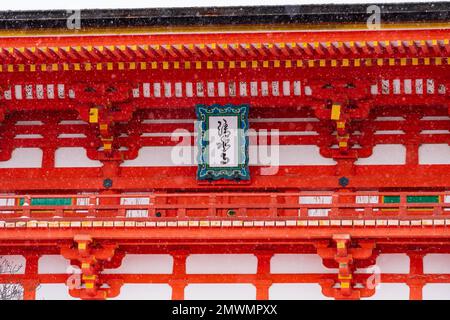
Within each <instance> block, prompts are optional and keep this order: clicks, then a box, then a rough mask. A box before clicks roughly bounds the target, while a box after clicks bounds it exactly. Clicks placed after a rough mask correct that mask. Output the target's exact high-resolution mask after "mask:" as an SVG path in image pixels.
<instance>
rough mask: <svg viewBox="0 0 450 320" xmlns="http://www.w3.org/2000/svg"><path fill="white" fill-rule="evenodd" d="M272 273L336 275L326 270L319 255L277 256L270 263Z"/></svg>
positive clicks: (331, 270) (333, 270) (330, 270)
mask: <svg viewBox="0 0 450 320" xmlns="http://www.w3.org/2000/svg"><path fill="white" fill-rule="evenodd" d="M270 272H271V273H336V272H337V270H336V269H329V268H325V266H324V265H323V264H322V259H321V258H320V256H319V255H317V254H275V255H274V256H273V257H272V260H271V261H270Z"/></svg>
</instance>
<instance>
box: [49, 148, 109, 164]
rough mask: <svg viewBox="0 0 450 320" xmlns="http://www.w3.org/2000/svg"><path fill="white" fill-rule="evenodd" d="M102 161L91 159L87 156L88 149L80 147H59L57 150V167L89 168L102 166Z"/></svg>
mask: <svg viewBox="0 0 450 320" xmlns="http://www.w3.org/2000/svg"><path fill="white" fill-rule="evenodd" d="M101 166H102V163H101V162H100V161H97V160H91V159H89V158H88V156H87V152H86V149H84V148H78V147H75V148H73V147H68V148H66V147H64V148H58V149H57V150H56V151H55V167H56V168H69V167H71V168H88V167H101Z"/></svg>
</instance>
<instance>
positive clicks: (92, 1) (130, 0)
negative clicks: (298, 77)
mask: <svg viewBox="0 0 450 320" xmlns="http://www.w3.org/2000/svg"><path fill="white" fill-rule="evenodd" d="M438 1H439V0H428V1H426V2H438ZM374 2H379V3H394V2H423V0H422V1H420V0H406V1H398V0H378V1H377V0H375V1H370V0H164V1H162V0H156V1H155V0H58V1H55V0H13V1H7V0H1V3H0V10H38V9H94V8H101V9H106V8H158V7H187V6H188V7H206V6H258V5H295V4H328V3H374Z"/></svg>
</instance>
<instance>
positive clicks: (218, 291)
mask: <svg viewBox="0 0 450 320" xmlns="http://www.w3.org/2000/svg"><path fill="white" fill-rule="evenodd" d="M184 297H185V299H186V300H215V299H217V300H254V299H256V288H255V287H254V286H253V285H251V284H234V283H233V284H222V283H220V284H215V283H208V284H190V285H188V286H187V287H186V288H185V290H184Z"/></svg>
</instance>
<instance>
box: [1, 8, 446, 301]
mask: <svg viewBox="0 0 450 320" xmlns="http://www.w3.org/2000/svg"><path fill="white" fill-rule="evenodd" d="M289 8H290V9H289V10H293V11H292V12H286V11H283V8H281V9H280V8H278V7H274V8H270V7H269V8H264V10H262V11H260V12H259V13H256V9H255V8H247V9H246V10H243V11H235V12H240V14H234V13H233V11H230V10H231V9H224V8H219V9H217V8H216V9H209V8H203V9H199V10H200V11H199V12H200V14H198V15H195V14H193V12H194V11H193V9H192V10H191V9H183V10H184V11H183V10H182V9H180V10H178V11H177V10H168V11H167V12H166V11H164V10H159V11H158V10H147V11H145V10H144V11H139V12H137V11H136V12H134V13H135V15H131V16H133V17H134V18H126V17H127V11H124V12H116V11H86V12H82V13H81V18H82V20H81V25H82V29H81V30H69V29H64V28H63V26H65V22H66V19H67V17H66V15H65V13H61V12H59V13H58V12H56V13H54V14H55V16H54V17H53V18H52V19H50V18H42V19H41V18H39V17H40V15H36V16H35V18H31V17H30V16H27V13H24V17H22V18H23V19H16V20H15V21H14V19H11V15H8V13H3V14H1V19H0V24H1V26H2V30H1V32H2V35H1V46H0V47H1V49H0V119H1V125H0V192H1V193H2V195H0V255H6V254H18V255H23V256H25V258H26V268H25V273H24V274H20V275H14V276H10V275H0V282H16V283H21V284H22V285H23V287H24V298H25V299H34V298H35V290H36V287H37V286H38V285H39V284H48V283H65V282H66V281H67V279H68V275H67V274H40V273H39V272H38V259H39V257H40V256H42V255H49V254H52V255H62V256H63V257H64V258H66V259H68V260H70V261H71V263H72V264H73V265H76V266H79V267H80V269H81V273H82V277H81V286H80V287H78V288H74V289H70V294H71V295H72V296H73V297H80V298H83V299H103V298H112V297H115V296H117V295H118V294H119V292H120V288H121V286H122V285H123V284H124V283H168V284H169V285H170V286H171V287H172V298H174V299H183V298H184V289H185V287H186V286H187V285H188V284H192V283H250V284H253V285H254V286H255V287H256V298H257V299H268V298H269V288H270V286H271V285H272V284H275V283H318V284H320V286H321V288H322V292H323V294H324V295H325V296H328V297H333V298H337V299H359V298H363V297H370V296H372V295H373V294H374V293H375V290H376V289H375V288H371V287H368V286H367V279H368V278H369V277H370V276H371V275H370V274H365V273H355V271H356V270H358V269H360V268H367V267H368V266H370V265H373V264H374V263H375V261H376V258H377V256H378V255H379V254H381V253H383V254H384V253H406V254H407V255H408V256H409V258H410V273H409V274H395V273H382V274H381V278H380V281H381V283H406V284H407V285H408V286H409V288H410V298H411V299H421V298H422V288H423V287H424V285H426V284H428V283H450V274H426V273H424V270H423V257H424V256H425V255H426V254H431V253H450V245H449V241H448V239H449V236H450V231H449V230H450V229H448V227H447V225H448V224H450V191H449V190H450V164H449V162H448V159H446V158H445V156H444V158H445V159H444V160H443V161H442V160H441V161H434V160H429V157H428V155H429V154H430V153H433V152H434V151H433V150H435V149H433V147H432V146H439V148H444V150H445V148H448V147H449V144H450V138H449V137H450V136H449V135H448V130H449V129H450V127H449V124H450V119H449V113H450V107H449V103H450V101H449V90H450V78H449V71H450V43H449V39H450V31H449V26H450V24H449V21H448V20H446V19H444V18H442V17H441V16H440V15H439V14H438V13H439V12H447V13H448V11H449V10H448V7H447V5H445V4H443V5H442V6H437V7H436V8H435V11H433V10H432V11H430V12H428V14H426V15H423V14H420V13H422V12H423V11H424V7H421V6H420V5H410V9H411V10H409V11H408V12H402V11H401V10H398V8H397V7H396V6H395V5H392V6H383V7H382V10H381V18H382V25H381V28H379V29H377V30H368V29H367V26H366V19H367V18H368V16H369V15H368V14H367V13H366V8H365V7H364V6H348V7H345V6H344V7H340V6H335V7H333V6H331V7H314V6H312V7H289ZM321 8H322V9H324V8H325V9H326V8H333V9H335V13H327V12H328V11H325V14H324V15H322V16H320V15H318V14H317V11H318V10H321ZM289 10H288V11H289ZM273 12H275V13H276V15H275V16H273V15H272V13H273ZM10 14H11V13H10ZM16 14H18V13H16ZM195 16H196V17H195ZM36 17H37V18H36ZM42 17H44V15H43V14H42ZM157 19H159V20H157ZM111 21H112V22H114V23H115V24H113V27H110V25H111V23H110V22H111ZM24 23H28V29H25V28H24V25H22V24H24ZM227 23H229V24H227ZM202 24H203V25H202ZM35 25H36V26H41V27H39V28H38V27H36V28H34V27H33V26H35ZM197 104H204V105H213V104H236V105H239V104H248V105H249V106H250V115H249V119H250V129H251V130H253V132H254V133H255V134H253V135H251V136H250V141H251V144H253V145H259V146H264V145H266V146H269V145H277V144H278V145H279V147H280V150H285V149H283V148H289V147H293V146H294V147H295V146H309V147H310V149H308V150H311V152H312V153H316V154H317V157H318V159H322V160H321V161H322V162H323V163H322V162H321V163H318V164H317V163H316V164H315V163H303V162H302V161H300V160H298V159H297V157H300V156H303V155H301V154H298V155H296V154H295V152H294V151H290V155H291V156H292V157H293V158H292V159H293V160H292V161H291V160H289V161H291V162H289V161H287V160H286V161H285V160H284V159H285V158H283V153H281V155H280V157H281V158H280V165H279V166H276V169H275V170H274V171H273V170H266V169H267V166H265V165H263V164H261V163H259V164H257V165H256V164H254V165H252V164H251V165H250V174H251V180H250V181H230V182H223V181H219V182H211V183H209V182H199V181H198V180H197V177H196V170H197V167H196V165H195V164H192V163H191V164H190V165H189V164H187V165H186V164H168V163H167V164H165V163H162V164H161V163H157V164H155V163H154V161H153V160H154V159H156V158H158V157H159V155H158V151H157V150H163V149H158V148H159V147H176V146H178V145H179V144H180V142H181V141H183V143H185V146H186V147H187V149H189V150H193V149H194V148H195V146H196V145H195V142H194V133H195V130H194V121H195V120H196V116H195V106H196V105H197ZM264 130H266V131H268V132H274V130H277V131H276V132H277V134H272V133H270V134H269V135H268V136H264V133H265V132H266V131H264ZM174 131H176V132H178V133H179V135H178V136H177V137H176V138H174V137H173V136H171V133H172V132H174ZM275 139H278V141H276V140H275ZM382 145H401V146H403V148H404V161H403V162H399V163H389V161H388V164H383V163H381V164H373V163H370V161H368V159H371V157H372V156H373V155H374V153H375V152H376V150H377V147H379V146H382ZM191 146H192V148H191ZM423 146H428V147H426V148H425V149H421V148H422V147H423ZM430 146H431V147H430ZM69 148H78V149H79V148H83V149H84V150H85V152H86V156H87V157H88V158H89V159H90V161H91V162H92V163H94V164H93V165H90V166H86V167H81V166H77V165H74V164H72V165H65V164H64V161H67V160H70V159H67V158H65V160H64V161H63V160H61V159H60V158H58V156H57V155H58V152H60V150H61V149H69ZM152 148H153V149H152ZM427 148H428V149H427ZM24 149H27V150H38V151H39V150H40V151H39V152H38V153H37V154H38V155H40V157H41V159H42V160H41V163H40V164H39V165H34V164H32V165H29V164H25V165H23V164H22V165H13V166H11V165H10V164H11V163H12V162H14V161H15V160H14V159H16V160H17V159H19V158H20V157H24V158H26V156H24V153H20V152H21V151H20V150H24ZM145 150H153V151H151V152H150V154H149V156H148V158H146V159H147V160H148V161H149V163H152V164H151V165H146V164H145V163H144V164H142V163H141V162H139V161H138V162H139V163H138V164H136V163H137V162H136V161H137V160H136V159H141V158H142V157H143V156H144V153H145ZM155 150H156V151H155ZM286 150H287V149H286ZM289 150H294V149H289ZM301 150H304V149H301ZM420 150H422V151H420ZM447 150H448V149H447ZM293 152H294V153H293ZM147 155H148V154H147ZM393 156H394V155H392V157H393ZM447 156H448V152H447ZM69 158H70V157H69ZM387 158H388V160H389V158H390V155H388V156H387ZM152 159H153V160H152ZM158 159H159V158H158ZM289 159H291V158H289ZM365 159H366V160H365ZM424 159H425V160H424ZM427 159H428V160H427ZM22 160H23V159H22ZM25 160H27V159H25ZM147 160H146V161H147ZM18 161H19V162H20V159H19V160H18ZM133 161H134V162H133ZM152 161H153V162H152ZM155 161H156V160H155ZM69 162H70V161H69ZM308 197H313V198H320V199H322V200H323V199H328V200H325V201H322V202H320V201H319V202H320V203H317V202H316V203H311V202H308V201H302V200H301V199H306V198H308ZM124 198H133V199H135V200H136V199H140V200H142V201H134V202H132V203H131V204H128V203H127V202H126V201H123V199H124ZM135 211H139V212H141V213H142V215H140V216H135V215H133V214H132V212H135ZM130 212H131V214H130ZM314 212H322V213H323V212H325V214H319V215H315V214H313V213H314ZM149 253H168V254H170V255H172V256H173V273H172V274H170V275H167V274H166V275H163V274H153V275H142V274H103V273H102V270H104V269H112V268H117V267H119V266H120V264H121V261H122V259H123V257H124V256H125V255H126V254H149ZM196 253H202V254H208V253H250V254H255V255H256V257H257V260H258V267H257V272H256V274H251V275H249V274H234V275H227V276H223V275H214V274H212V275H211V274H208V275H206V274H205V275H203V274H187V273H186V266H185V263H186V258H187V256H188V255H189V254H196ZM279 253H309V254H312V253H313V254H318V255H319V256H320V257H321V259H323V263H324V265H326V266H328V267H330V268H337V272H336V273H330V274H320V273H318V274H272V273H271V272H270V259H271V257H272V256H273V255H274V254H279Z"/></svg>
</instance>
